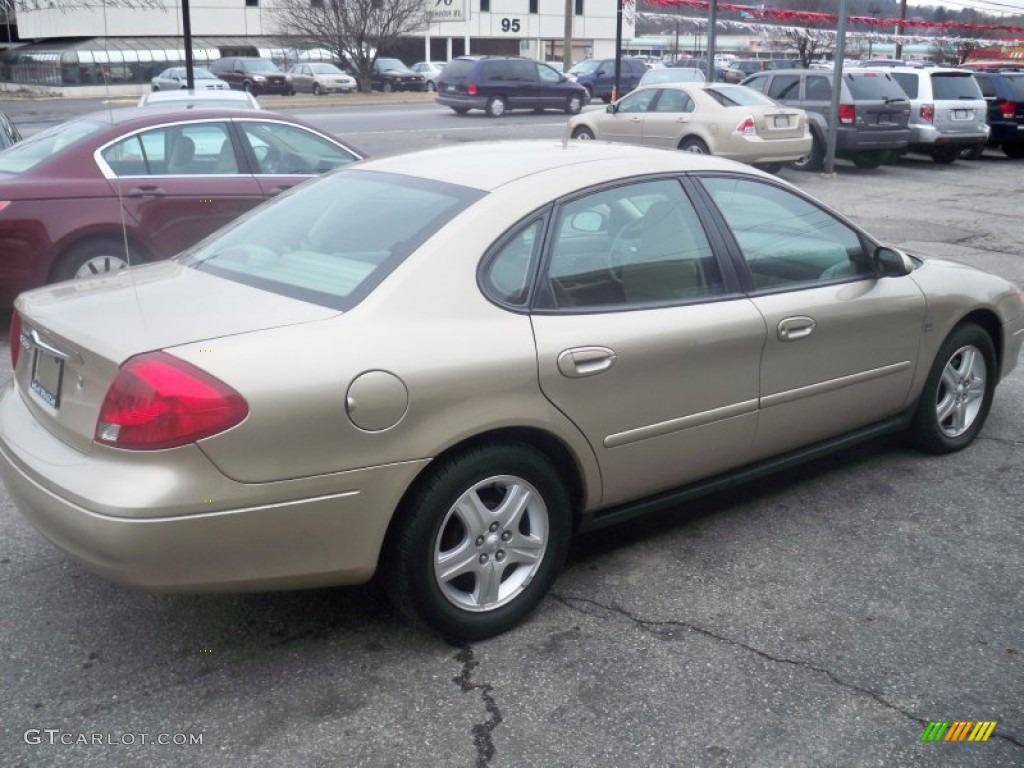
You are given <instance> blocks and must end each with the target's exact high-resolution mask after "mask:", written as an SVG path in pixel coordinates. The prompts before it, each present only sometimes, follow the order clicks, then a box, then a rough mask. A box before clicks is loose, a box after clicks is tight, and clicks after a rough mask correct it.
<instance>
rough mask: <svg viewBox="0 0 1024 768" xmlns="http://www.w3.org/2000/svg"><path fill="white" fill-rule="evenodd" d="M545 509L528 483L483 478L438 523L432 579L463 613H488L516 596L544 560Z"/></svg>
mask: <svg viewBox="0 0 1024 768" xmlns="http://www.w3.org/2000/svg"><path fill="white" fill-rule="evenodd" d="M547 545H548V508H547V505H546V504H545V503H544V498H543V496H541V494H540V492H539V491H538V490H537V489H536V488H534V487H533V486H532V485H531V484H530V483H529V482H528V481H526V480H525V479H523V478H521V477H514V476H512V475H500V476H498V477H489V478H486V479H485V480H482V481H480V482H479V483H476V484H475V485H473V487H471V488H469V489H467V490H466V492H465V493H463V494H462V495H461V496H460V497H459V498H458V500H457V501H456V502H455V504H453V505H452V508H451V509H450V510H448V514H447V516H446V517H445V519H444V521H443V522H442V523H441V528H440V530H439V531H438V535H437V539H436V542H435V545H434V578H435V579H437V584H438V586H439V587H440V589H441V594H443V595H444V596H445V598H447V599H448V601H449V602H451V603H452V604H453V605H456V606H458V607H459V608H464V609H465V610H467V611H490V610H494V609H495V608H499V607H501V606H503V605H505V604H507V603H508V602H510V601H511V600H514V599H515V598H516V597H518V596H519V595H520V594H521V593H522V591H523V589H525V588H526V585H528V584H529V583H530V581H531V580H532V579H533V577H534V576H535V575H536V573H537V569H538V568H540V565H541V563H542V562H543V561H544V552H545V550H546V549H547Z"/></svg>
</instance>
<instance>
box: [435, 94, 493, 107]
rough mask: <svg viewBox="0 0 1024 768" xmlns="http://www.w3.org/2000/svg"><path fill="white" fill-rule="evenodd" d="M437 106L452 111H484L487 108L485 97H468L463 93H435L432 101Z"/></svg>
mask: <svg viewBox="0 0 1024 768" xmlns="http://www.w3.org/2000/svg"><path fill="white" fill-rule="evenodd" d="M434 101H436V102H437V103H438V104H440V105H442V106H445V107H451V108H452V109H484V108H485V107H486V106H487V97H486V96H470V95H468V94H464V93H442V92H440V91H438V92H437V98H435V99H434Z"/></svg>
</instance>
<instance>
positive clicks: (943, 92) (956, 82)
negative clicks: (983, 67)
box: [932, 72, 981, 100]
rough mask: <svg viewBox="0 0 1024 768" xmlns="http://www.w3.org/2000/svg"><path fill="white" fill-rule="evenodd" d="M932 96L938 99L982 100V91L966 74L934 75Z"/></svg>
mask: <svg viewBox="0 0 1024 768" xmlns="http://www.w3.org/2000/svg"><path fill="white" fill-rule="evenodd" d="M932 96H933V97H934V98H936V99H940V100H941V99H951V100H952V99H980V98H981V89H980V88H978V83H977V81H976V80H975V79H974V77H973V76H972V75H968V74H967V73H966V72H963V73H961V72H957V73H955V74H954V73H948V74H947V73H937V72H936V73H934V74H932Z"/></svg>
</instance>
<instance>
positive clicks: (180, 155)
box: [101, 120, 263, 258]
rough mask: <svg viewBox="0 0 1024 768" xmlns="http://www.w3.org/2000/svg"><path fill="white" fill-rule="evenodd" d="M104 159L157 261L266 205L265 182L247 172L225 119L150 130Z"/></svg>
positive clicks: (116, 191)
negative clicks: (240, 164)
mask: <svg viewBox="0 0 1024 768" xmlns="http://www.w3.org/2000/svg"><path fill="white" fill-rule="evenodd" d="M101 157H102V159H103V161H104V162H105V164H106V165H107V166H108V169H109V171H108V172H107V175H108V178H109V179H110V184H111V186H112V187H113V189H114V194H115V195H116V196H118V197H119V198H120V199H121V201H122V204H123V206H124V209H125V212H126V213H127V215H128V217H129V220H134V221H135V222H137V234H138V237H139V239H140V240H142V241H143V242H144V243H145V244H146V246H147V248H148V249H149V250H150V251H151V252H152V253H151V255H152V256H153V257H154V258H167V257H169V256H174V255H175V254H177V253H180V252H181V251H183V250H184V249H186V248H188V247H190V246H192V245H194V244H195V243H197V242H199V240H201V239H202V238H204V237H206V236H207V235H209V234H211V233H212V232H214V231H215V230H217V229H220V228H221V227H222V226H224V225H225V224H227V223H228V222H229V221H233V220H234V219H236V218H237V217H238V216H240V215H241V214H242V213H244V212H246V211H248V210H249V209H250V208H253V207H255V206H256V205H258V204H259V203H260V202H261V201H262V200H263V194H262V190H261V189H260V186H259V184H257V182H256V180H255V179H254V178H253V176H252V175H251V174H249V173H246V172H242V171H241V169H240V167H239V163H238V160H237V153H236V150H235V147H234V144H233V140H232V131H231V130H230V124H229V123H228V122H225V121H218V120H206V121H196V122H191V123H175V124H171V125H166V126H160V127H158V128H150V129H147V130H145V131H142V132H139V133H136V134H133V135H131V136H129V137H126V138H124V139H121V140H120V141H118V142H116V143H114V144H112V145H110V146H108V147H106V148H104V149H103V150H102V152H101Z"/></svg>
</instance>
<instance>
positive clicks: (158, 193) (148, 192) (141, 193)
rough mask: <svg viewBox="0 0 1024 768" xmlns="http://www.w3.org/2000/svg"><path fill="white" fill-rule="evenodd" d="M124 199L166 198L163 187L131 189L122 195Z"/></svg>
mask: <svg viewBox="0 0 1024 768" xmlns="http://www.w3.org/2000/svg"><path fill="white" fill-rule="evenodd" d="M124 196H125V197H166V196H167V191H166V190H165V189H164V188H163V187H157V186H145V187H132V188H131V189H129V190H128V191H127V192H125V193H124Z"/></svg>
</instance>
